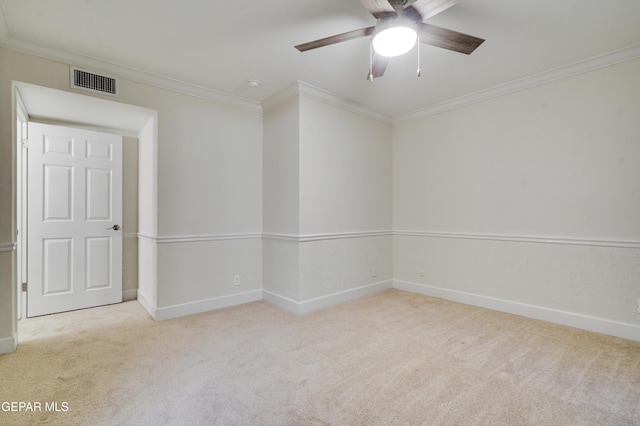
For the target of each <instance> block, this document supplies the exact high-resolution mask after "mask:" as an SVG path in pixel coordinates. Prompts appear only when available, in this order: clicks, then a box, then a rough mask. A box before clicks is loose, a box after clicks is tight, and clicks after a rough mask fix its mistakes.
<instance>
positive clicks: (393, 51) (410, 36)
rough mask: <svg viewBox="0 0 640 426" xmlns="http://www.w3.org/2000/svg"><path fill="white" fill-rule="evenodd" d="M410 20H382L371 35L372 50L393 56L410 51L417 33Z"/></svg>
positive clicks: (379, 53)
mask: <svg viewBox="0 0 640 426" xmlns="http://www.w3.org/2000/svg"><path fill="white" fill-rule="evenodd" d="M415 27H416V25H415V23H414V22H412V21H408V20H400V19H394V20H390V21H386V22H382V23H381V25H379V27H378V28H376V34H375V35H374V36H373V41H372V43H373V50H375V51H376V53H377V54H378V55H382V56H387V57H393V56H400V55H403V54H405V53H407V52H408V51H410V50H411V49H412V48H413V46H415V44H416V40H417V39H418V34H417V33H416V28H415Z"/></svg>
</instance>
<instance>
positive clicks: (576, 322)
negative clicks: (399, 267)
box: [393, 280, 640, 341]
mask: <svg viewBox="0 0 640 426" xmlns="http://www.w3.org/2000/svg"><path fill="white" fill-rule="evenodd" d="M393 288H395V289H398V290H404V291H409V292H412V293H418V294H423V295H425V296H432V297H437V298H440V299H446V300H451V301H454V302H460V303H465V304H468V305H474V306H480V307H482V308H488V309H493V310H495V311H501V312H507V313H510V314H515V315H520V316H523V317H527V318H533V319H538V320H542V321H547V322H552V323H555V324H561V325H566V326H569V327H574V328H579V329H582V330H588V331H593V332H596V333H602V334H608V335H611V336H617V337H622V338H623V339H629V340H635V341H640V325H635V324H628V323H624V322H619V321H612V320H608V319H605V318H598V317H592V316H589V315H582V314H576V313H572V312H566V311H560V310H557V309H551V308H545V307H542V306H535V305H528V304H525V303H520V302H513V301H510V300H504V299H498V298H495V297H488V296H481V295H479V294H473V293H467V292H464V291H457V290H450V289H446V288H441V287H434V286H430V285H427V284H419V283H413V282H408V281H401V280H394V281H393Z"/></svg>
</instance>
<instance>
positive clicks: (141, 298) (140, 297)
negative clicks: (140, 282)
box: [136, 290, 157, 320]
mask: <svg viewBox="0 0 640 426" xmlns="http://www.w3.org/2000/svg"><path fill="white" fill-rule="evenodd" d="M136 293H137V297H136V300H137V301H138V303H140V304H141V305H142V307H143V308H144V310H145V311H147V313H148V314H149V315H151V318H153V319H154V320H155V319H156V316H157V308H156V306H155V305H154V304H153V303H151V301H150V300H149V299H147V297H146V296H145V295H144V294H143V293H142V292H141V291H140V290H137V292H136Z"/></svg>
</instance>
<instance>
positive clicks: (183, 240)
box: [155, 233, 262, 244]
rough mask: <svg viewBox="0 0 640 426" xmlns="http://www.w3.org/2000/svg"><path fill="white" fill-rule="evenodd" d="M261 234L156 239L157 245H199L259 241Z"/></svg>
mask: <svg viewBox="0 0 640 426" xmlns="http://www.w3.org/2000/svg"><path fill="white" fill-rule="evenodd" d="M260 238H262V234H260V233H253V234H251V233H250V234H212V235H174V236H169V237H157V238H156V239H155V242H156V243H157V244H176V243H200V242H206V241H226V240H252V239H260Z"/></svg>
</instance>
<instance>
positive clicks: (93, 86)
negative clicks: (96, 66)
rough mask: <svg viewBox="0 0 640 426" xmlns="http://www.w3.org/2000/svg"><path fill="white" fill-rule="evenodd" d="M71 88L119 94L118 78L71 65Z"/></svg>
mask: <svg viewBox="0 0 640 426" xmlns="http://www.w3.org/2000/svg"><path fill="white" fill-rule="evenodd" d="M70 77H71V88H72V89H82V90H87V91H89V92H93V93H102V94H103V95H111V96H118V79H117V78H115V77H109V76H106V75H100V74H96V73H94V72H91V71H87V70H83V69H80V68H76V67H71V76H70Z"/></svg>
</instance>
